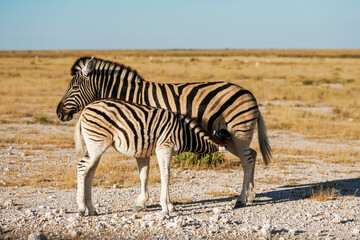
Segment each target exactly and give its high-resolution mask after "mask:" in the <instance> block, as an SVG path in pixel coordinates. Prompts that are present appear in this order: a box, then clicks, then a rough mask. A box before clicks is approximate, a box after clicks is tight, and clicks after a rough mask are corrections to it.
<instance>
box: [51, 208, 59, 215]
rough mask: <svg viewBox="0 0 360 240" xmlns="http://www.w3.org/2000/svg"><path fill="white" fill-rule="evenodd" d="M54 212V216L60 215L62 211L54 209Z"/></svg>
mask: <svg viewBox="0 0 360 240" xmlns="http://www.w3.org/2000/svg"><path fill="white" fill-rule="evenodd" d="M52 212H53V213H54V214H58V213H60V209H54V210H53V211H52Z"/></svg>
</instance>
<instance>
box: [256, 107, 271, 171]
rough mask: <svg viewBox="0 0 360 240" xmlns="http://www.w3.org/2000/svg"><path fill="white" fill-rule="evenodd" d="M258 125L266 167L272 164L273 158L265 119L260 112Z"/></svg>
mask: <svg viewBox="0 0 360 240" xmlns="http://www.w3.org/2000/svg"><path fill="white" fill-rule="evenodd" d="M257 123H258V140H259V145H260V151H261V155H262V157H263V160H264V163H265V165H268V164H269V163H270V158H271V146H270V143H269V139H268V137H267V133H266V126H265V123H264V119H263V117H262V115H261V113H260V112H259V117H258V119H257Z"/></svg>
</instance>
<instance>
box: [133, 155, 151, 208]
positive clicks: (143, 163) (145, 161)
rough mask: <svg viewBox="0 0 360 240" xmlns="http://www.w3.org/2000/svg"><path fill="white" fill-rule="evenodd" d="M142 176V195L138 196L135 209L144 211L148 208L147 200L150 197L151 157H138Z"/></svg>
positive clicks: (137, 160)
mask: <svg viewBox="0 0 360 240" xmlns="http://www.w3.org/2000/svg"><path fill="white" fill-rule="evenodd" d="M136 162H137V165H138V170H139V176H140V195H139V196H138V198H137V200H136V204H135V211H143V210H145V209H146V205H145V203H146V201H147V200H148V199H149V187H148V176H149V165H150V157H146V158H136Z"/></svg>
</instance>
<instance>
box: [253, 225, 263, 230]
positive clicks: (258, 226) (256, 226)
mask: <svg viewBox="0 0 360 240" xmlns="http://www.w3.org/2000/svg"><path fill="white" fill-rule="evenodd" d="M253 229H254V230H255V231H259V230H260V229H261V226H260V225H255V226H253Z"/></svg>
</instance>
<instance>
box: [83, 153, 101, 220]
mask: <svg viewBox="0 0 360 240" xmlns="http://www.w3.org/2000/svg"><path fill="white" fill-rule="evenodd" d="M99 160H100V159H99ZM99 160H98V161H97V162H96V163H95V164H94V166H92V167H91V168H90V170H89V173H88V174H87V176H86V178H85V188H86V192H85V193H86V194H85V205H86V207H87V209H88V211H89V216H96V215H98V213H97V212H96V210H95V208H94V206H93V204H92V200H91V181H92V178H93V177H94V174H95V170H96V168H97V166H98V165H99V162H100V161H99Z"/></svg>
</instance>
